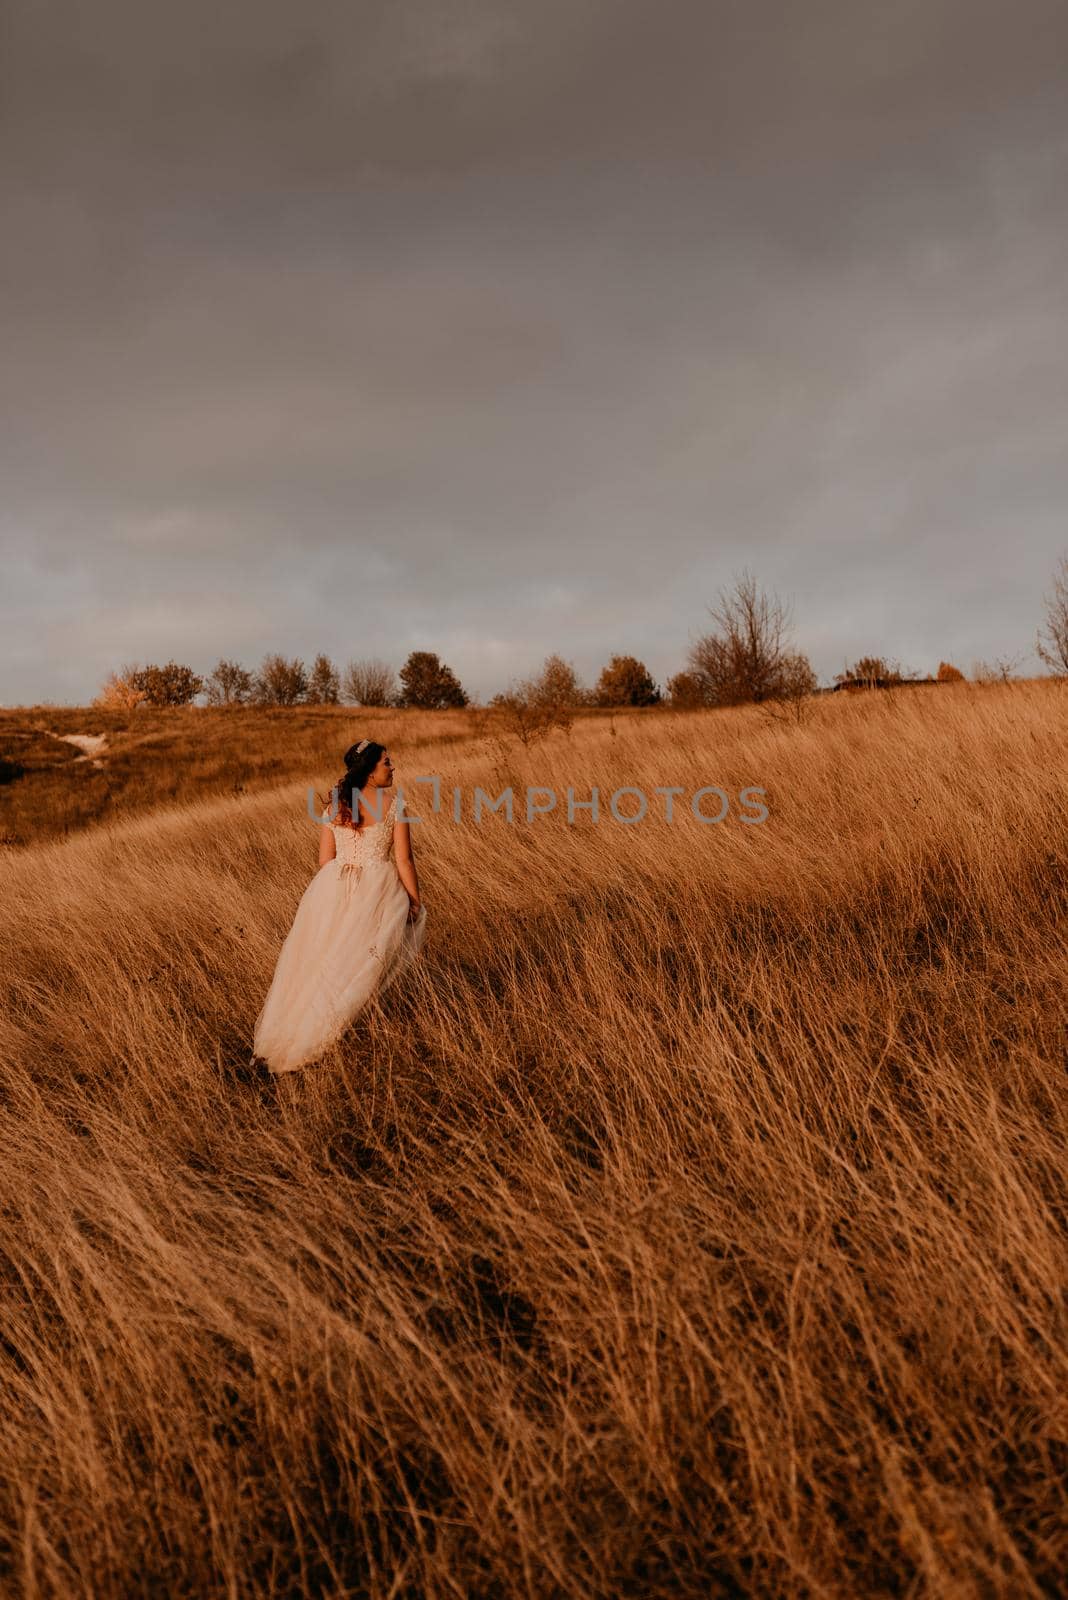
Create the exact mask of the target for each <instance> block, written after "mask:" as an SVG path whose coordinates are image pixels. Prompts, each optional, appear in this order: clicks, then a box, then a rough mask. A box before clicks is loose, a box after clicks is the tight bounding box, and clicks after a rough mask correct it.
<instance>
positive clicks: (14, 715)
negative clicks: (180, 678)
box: [0, 706, 485, 850]
mask: <svg viewBox="0 0 1068 1600" xmlns="http://www.w3.org/2000/svg"><path fill="white" fill-rule="evenodd" d="M484 717H485V713H484V712H481V711H476V710H473V711H469V712H467V713H466V714H464V713H459V712H448V711H445V712H434V713H431V714H428V713H427V712H425V711H423V712H420V711H374V710H366V711H365V710H362V709H359V708H356V707H353V706H294V707H292V708H286V709H281V708H270V707H259V706H240V707H230V708H223V707H204V706H179V707H174V708H168V709H153V708H151V707H147V706H141V707H138V708H137V710H135V711H132V712H119V711H101V710H100V709H99V708H98V707H96V706H90V707H89V708H88V709H86V710H81V709H79V708H78V707H76V706H29V707H18V708H14V709H11V708H8V709H0V848H4V849H7V850H18V849H19V848H21V847H23V846H25V845H28V844H36V843H37V842H39V841H41V840H45V839H54V838H56V837H57V835H58V836H60V837H68V836H70V835H71V834H74V833H81V832H83V831H84V830H85V829H87V828H94V827H98V826H100V825H102V824H104V825H106V824H109V823H111V822H114V821H116V820H117V819H122V818H124V817H126V816H129V815H131V814H133V813H136V812H143V811H146V810H152V809H156V808H158V807H160V806H163V805H166V804H168V803H169V804H172V805H182V804H185V803H186V802H187V801H190V800H199V799H205V798H208V797H210V796H212V795H221V794H233V795H237V794H244V793H247V792H248V791H249V790H251V789H256V788H260V787H262V786H263V785H265V784H268V783H284V782H285V781H286V780H287V779H289V780H292V779H294V778H297V777H301V778H303V777H304V775H305V774H306V773H308V772H316V771H319V770H320V769H322V770H323V771H324V772H326V773H327V774H328V778H327V781H328V782H332V781H334V780H336V778H338V777H339V776H340V774H341V772H342V771H343V770H344V769H343V763H342V761H341V755H342V753H343V752H344V750H345V749H346V748H347V746H348V745H350V744H351V743H352V742H353V739H357V738H361V737H363V736H364V734H365V733H366V732H367V730H368V729H370V732H371V734H376V733H377V734H380V735H381V734H382V733H384V734H385V736H386V737H388V738H389V739H391V740H397V739H399V740H401V741H402V742H404V741H407V742H409V743H410V742H411V741H412V740H413V739H418V741H419V743H420V744H421V745H423V746H424V747H430V748H437V747H443V746H446V745H448V744H449V743H451V742H454V741H456V740H461V739H465V738H467V737H469V735H470V731H471V729H472V727H474V728H476V729H477V728H479V727H480V726H481V723H482V721H483V720H484ZM83 733H88V734H103V735H104V737H105V739H106V740H107V745H106V748H105V749H104V750H103V751H102V752H101V765H100V766H99V767H96V766H93V765H92V763H91V762H89V761H83V760H80V759H79V754H78V750H77V748H76V747H75V746H74V745H71V744H67V743H65V742H64V741H63V738H62V737H58V738H57V737H55V736H56V735H60V736H62V735H66V734H83ZM335 769H336V770H335Z"/></svg>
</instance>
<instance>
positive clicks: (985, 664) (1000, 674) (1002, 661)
mask: <svg viewBox="0 0 1068 1600" xmlns="http://www.w3.org/2000/svg"><path fill="white" fill-rule="evenodd" d="M1022 661H1023V656H1022V655H1020V653H1019V652H1017V654H1016V655H1014V656H996V657H995V659H994V660H993V661H976V662H973V664H972V681H973V682H974V683H985V684H991V683H1011V682H1012V680H1013V678H1014V677H1015V676H1016V669H1017V667H1018V666H1019V665H1020V663H1021V662H1022Z"/></svg>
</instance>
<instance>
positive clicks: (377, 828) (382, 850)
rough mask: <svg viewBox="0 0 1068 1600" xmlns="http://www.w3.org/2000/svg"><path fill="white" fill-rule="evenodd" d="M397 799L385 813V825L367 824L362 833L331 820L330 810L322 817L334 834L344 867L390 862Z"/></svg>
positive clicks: (339, 856)
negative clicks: (374, 862) (373, 862)
mask: <svg viewBox="0 0 1068 1600" xmlns="http://www.w3.org/2000/svg"><path fill="white" fill-rule="evenodd" d="M396 805H397V800H396V796H394V797H393V799H392V800H390V802H389V805H388V806H386V808H385V810H384V811H383V812H382V820H381V822H365V823H364V825H363V827H362V828H361V829H360V831H359V833H357V832H356V831H355V829H353V828H349V827H346V826H344V825H343V824H341V823H338V822H331V821H330V808H329V807H327V809H326V810H325V811H324V812H323V814H322V820H323V821H324V822H325V823H327V824H328V826H329V827H330V828H331V830H332V831H333V835H334V848H335V852H336V859H337V860H338V861H340V862H341V864H342V866H349V867H365V866H367V865H368V863H369V862H372V861H388V860H389V857H390V851H391V850H392V849H393V818H394V813H395V810H396Z"/></svg>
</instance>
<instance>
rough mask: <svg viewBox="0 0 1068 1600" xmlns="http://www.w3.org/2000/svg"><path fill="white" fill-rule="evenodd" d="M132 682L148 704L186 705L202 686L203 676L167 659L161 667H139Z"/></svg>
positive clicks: (190, 668)
mask: <svg viewBox="0 0 1068 1600" xmlns="http://www.w3.org/2000/svg"><path fill="white" fill-rule="evenodd" d="M133 682H134V687H135V688H137V689H140V690H141V691H142V693H143V695H144V699H145V703H146V705H150V706H187V705H188V704H189V703H190V701H191V700H193V699H194V698H195V697H196V696H197V695H198V694H199V693H200V691H201V689H203V687H204V680H203V678H201V677H199V676H198V674H197V673H195V672H194V671H193V669H192V667H186V666H183V665H182V664H181V663H180V662H178V661H168V662H167V663H166V665H165V666H162V667H159V666H155V665H150V666H147V667H141V668H140V669H139V671H138V672H136V673H135V674H134V679H133Z"/></svg>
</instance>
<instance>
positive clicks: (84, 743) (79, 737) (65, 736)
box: [48, 728, 108, 767]
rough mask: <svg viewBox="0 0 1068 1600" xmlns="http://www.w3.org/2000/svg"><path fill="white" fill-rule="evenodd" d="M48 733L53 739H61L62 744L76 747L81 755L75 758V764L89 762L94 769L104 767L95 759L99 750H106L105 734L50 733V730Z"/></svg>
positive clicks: (106, 739)
mask: <svg viewBox="0 0 1068 1600" xmlns="http://www.w3.org/2000/svg"><path fill="white" fill-rule="evenodd" d="M48 731H49V733H50V734H51V737H52V738H53V739H62V740H63V743H64V744H73V745H76V746H77V747H78V749H79V750H80V751H81V752H82V753H81V755H80V756H75V758H74V759H75V761H76V762H77V761H90V760H91V761H92V763H93V766H94V767H102V766H103V765H104V763H103V762H102V761H99V760H98V759H97V756H98V754H99V752H100V751H101V750H106V749H107V745H108V736H107V734H106V733H52V730H51V728H50V729H49V730H48Z"/></svg>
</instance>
